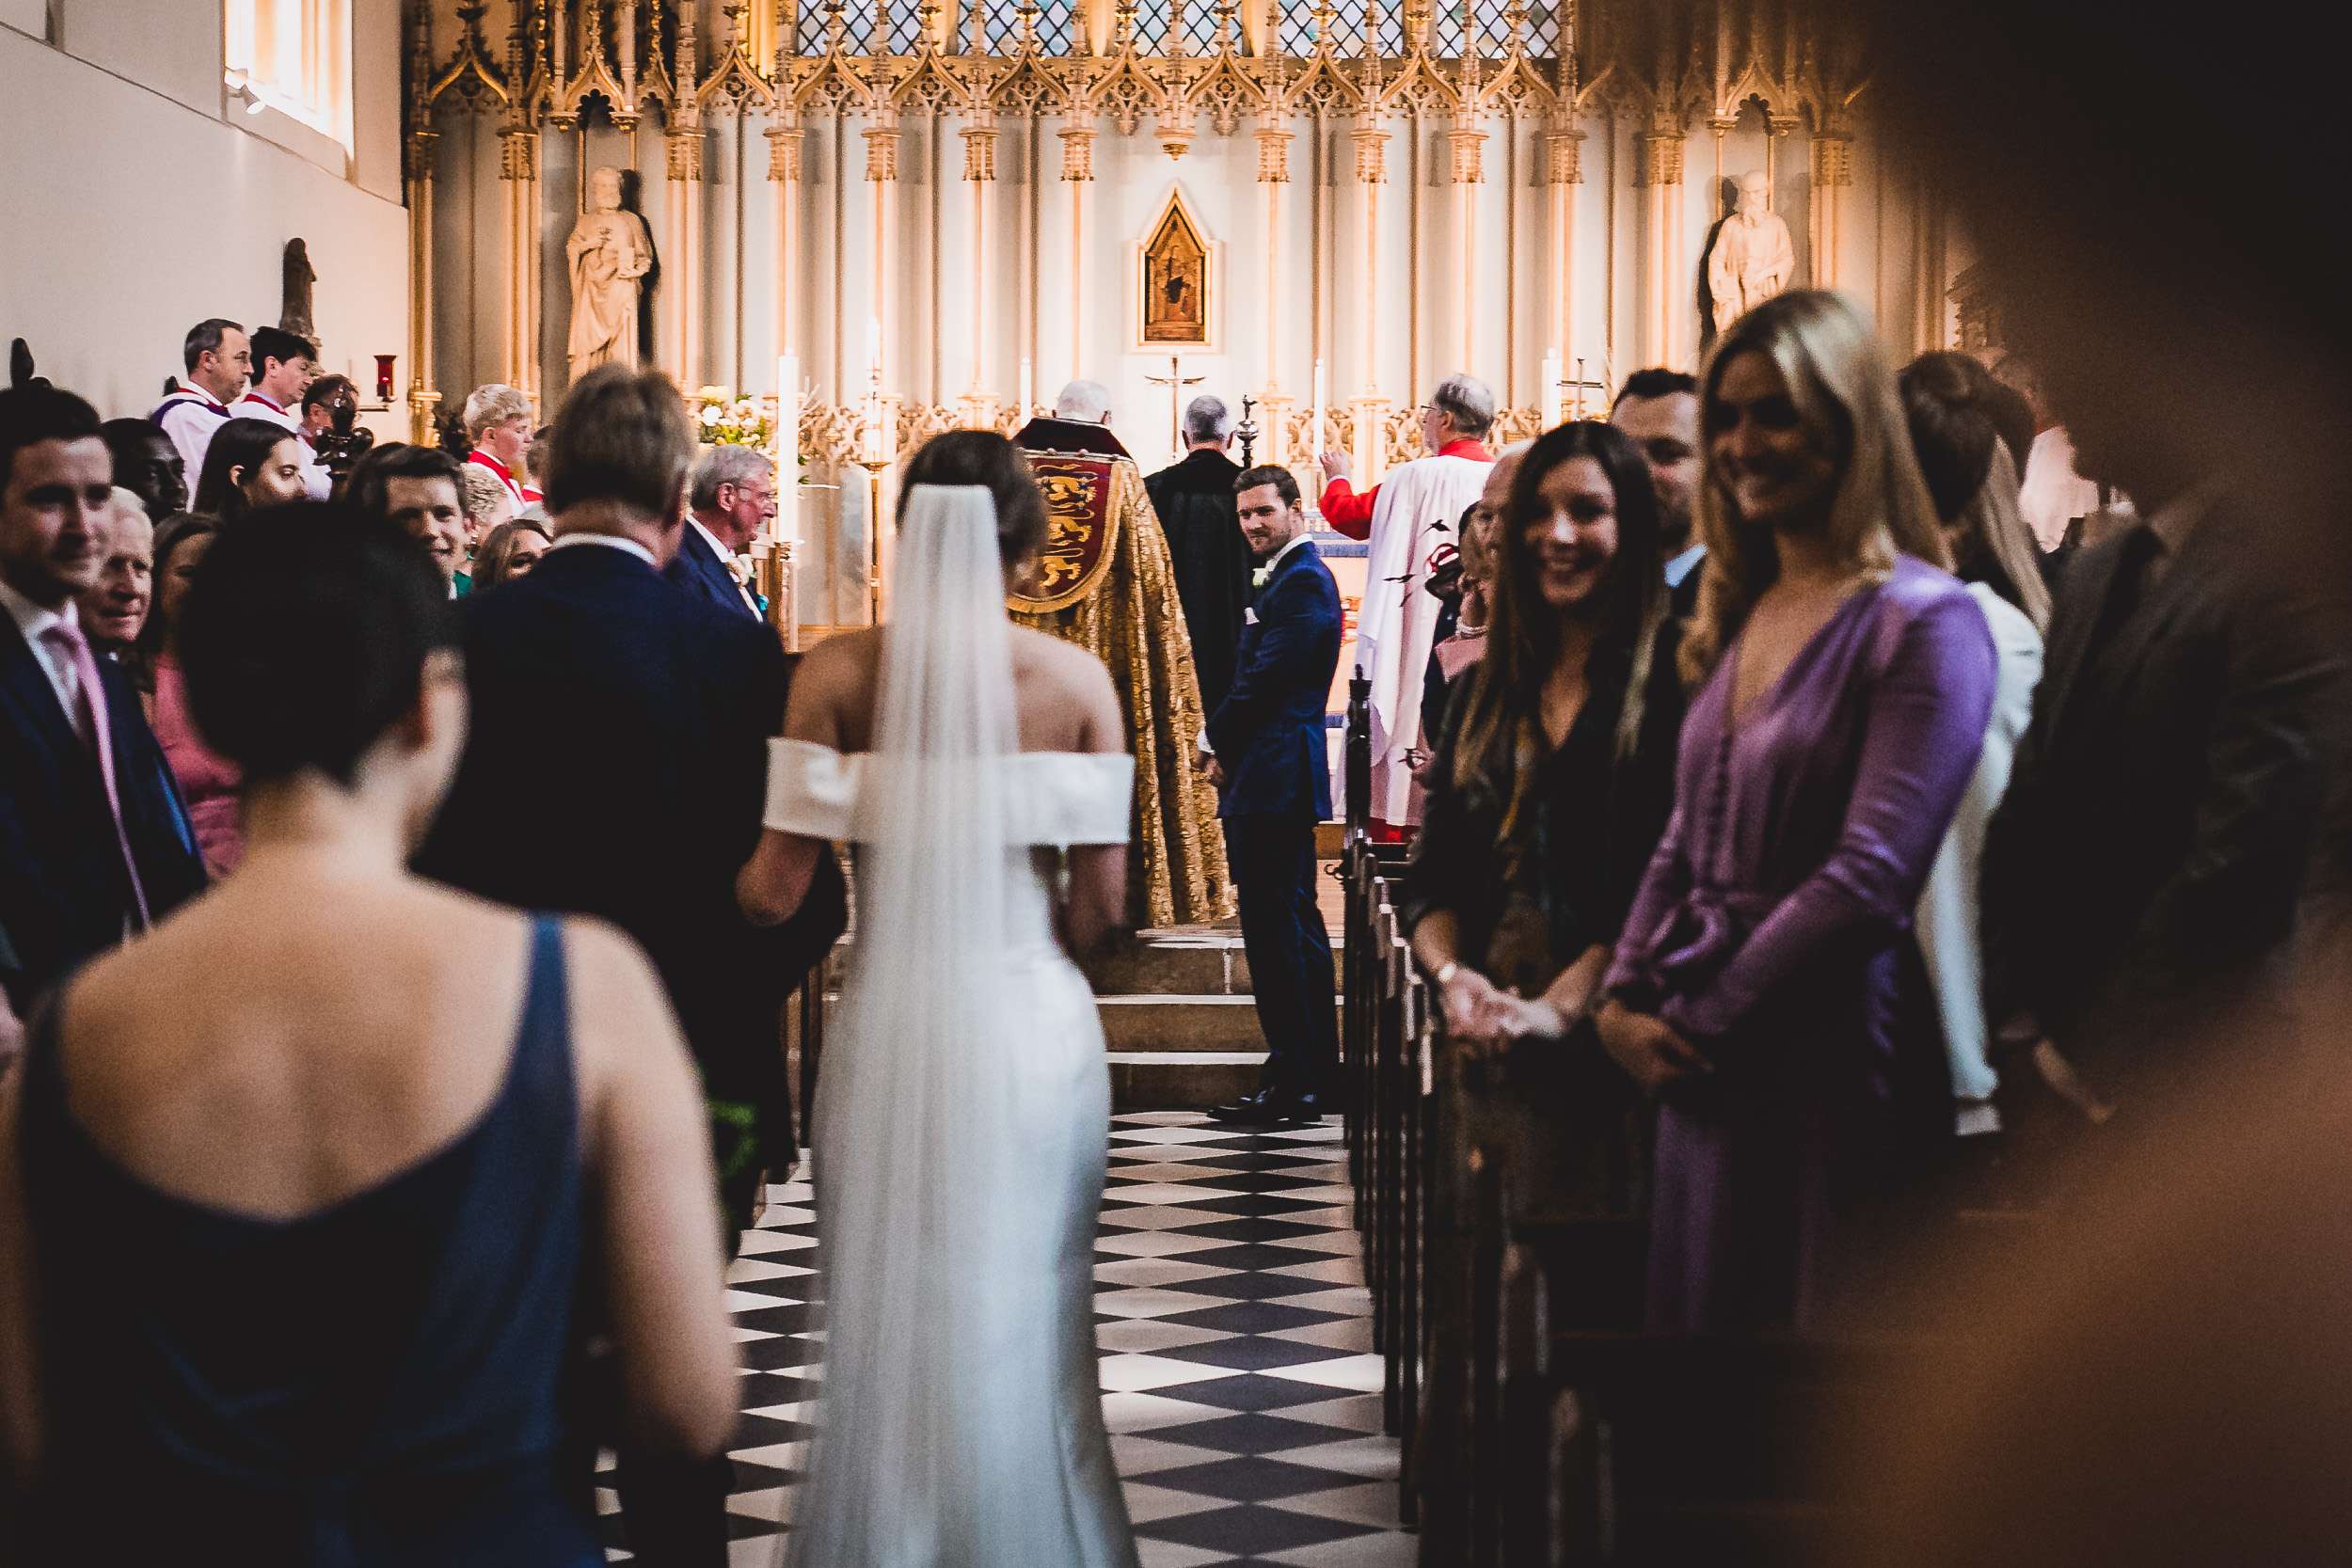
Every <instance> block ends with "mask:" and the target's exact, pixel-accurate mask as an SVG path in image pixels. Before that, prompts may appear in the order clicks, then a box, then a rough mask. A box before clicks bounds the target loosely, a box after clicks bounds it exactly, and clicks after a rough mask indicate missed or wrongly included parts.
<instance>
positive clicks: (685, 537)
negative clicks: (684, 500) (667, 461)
mask: <svg viewBox="0 0 2352 1568" xmlns="http://www.w3.org/2000/svg"><path fill="white" fill-rule="evenodd" d="M688 499H689V502H690V504H691V508H692V510H691V512H690V513H689V514H688V515H687V518H686V529H685V531H683V532H682V533H680V534H679V535H678V542H677V554H675V555H674V556H672V557H671V558H670V564H669V565H668V566H666V567H664V568H663V569H662V573H661V575H662V576H663V577H666V578H669V579H670V580H671V581H672V582H674V583H676V584H677V585H678V586H679V587H680V588H683V589H685V590H686V591H687V592H688V593H690V594H694V595H695V596H696V597H698V598H701V599H703V600H705V601H706V602H707V603H708V604H710V605H711V606H712V607H713V608H715V609H717V610H722V611H723V612H725V613H726V614H729V615H736V616H745V617H749V618H750V619H752V620H754V621H756V620H758V619H759V618H760V613H759V611H760V607H759V605H758V604H757V603H756V602H755V600H754V599H753V598H752V596H751V594H750V593H749V592H747V591H746V590H745V589H744V587H743V585H742V584H741V583H740V582H739V581H738V580H737V579H736V576H735V573H734V570H733V569H732V568H731V567H730V565H729V564H728V563H729V562H732V561H733V560H734V559H735V558H736V557H737V556H739V555H741V554H742V553H743V552H744V551H745V550H747V549H749V548H750V547H751V544H752V540H753V539H755V537H757V536H758V533H759V531H760V530H761V529H762V528H764V527H766V526H767V523H768V519H769V518H771V517H773V516H774V515H776V466H775V465H774V464H773V463H771V462H770V461H769V460H768V459H767V457H766V456H765V455H763V454H762V453H760V452H757V451H753V450H752V449H751V448H750V447H739V446H731V445H723V446H716V447H713V448H711V449H710V451H708V452H707V454H705V456H704V457H703V460H702V462H700V463H699V464H697V465H696V466H695V467H694V485H693V489H692V491H691V493H690V495H689V497H688Z"/></svg>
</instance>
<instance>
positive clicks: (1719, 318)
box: [1707, 168, 1797, 332]
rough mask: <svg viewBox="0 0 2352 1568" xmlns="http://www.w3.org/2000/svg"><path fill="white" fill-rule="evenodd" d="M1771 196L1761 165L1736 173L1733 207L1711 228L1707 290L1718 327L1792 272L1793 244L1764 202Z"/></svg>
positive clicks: (1768, 295)
mask: <svg viewBox="0 0 2352 1568" xmlns="http://www.w3.org/2000/svg"><path fill="white" fill-rule="evenodd" d="M1771 197H1772V187H1771V185H1770V183H1769V182H1767V181H1766V180H1765V178H1764V171H1763V170H1762V169H1760V168H1756V169H1750V170H1749V171H1748V172H1747V173H1745V174H1743V175H1741V176H1740V206H1739V210H1738V211H1736V212H1734V213H1733V214H1731V216H1729V217H1727V218H1725V219H1724V226H1723V228H1722V229H1721V230H1718V231H1717V232H1716V235H1715V248H1714V250H1713V252H1712V253H1710V254H1709V255H1708V259H1707V292H1708V293H1710V294H1712V295H1713V296H1714V299H1715V330H1716V331H1718V332H1722V331H1724V330H1726V329H1728V328H1729V327H1730V325H1731V324H1732V323H1733V322H1736V321H1738V320H1739V319H1740V317H1741V316H1744V315H1746V314H1747V313H1748V312H1749V311H1750V310H1753V309H1756V307H1757V306H1759V305H1761V304H1763V303H1764V302H1765V301H1766V300H1768V299H1770V298H1772V296H1773V295H1774V294H1776V293H1780V292H1781V290H1783V289H1785V288H1787V287H1788V279H1789V278H1790V277H1793V276H1794V275H1795V273H1796V270H1797V252H1796V247H1795V246H1794V245H1790V244H1789V242H1788V225H1787V224H1786V223H1784V222H1782V221H1781V217H1780V214H1778V213H1775V212H1772V211H1771V210H1770V209H1769V208H1768V207H1767V206H1766V205H1765V203H1766V202H1767V201H1769V200H1770V199H1771Z"/></svg>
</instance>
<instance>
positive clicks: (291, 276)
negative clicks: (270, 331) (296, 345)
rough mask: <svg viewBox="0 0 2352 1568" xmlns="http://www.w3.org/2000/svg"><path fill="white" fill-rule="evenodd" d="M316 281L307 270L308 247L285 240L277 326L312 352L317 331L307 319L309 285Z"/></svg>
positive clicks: (310, 271)
mask: <svg viewBox="0 0 2352 1568" xmlns="http://www.w3.org/2000/svg"><path fill="white" fill-rule="evenodd" d="M318 280H319V275H318V274H317V272H315V271H314V270H312V268H311V266H310V246H309V245H305V244H304V243H303V242H302V241H300V240H299V239H294V240H288V241H287V242H286V261H285V284H284V288H285V293H284V295H283V297H282V299H281V300H280V302H279V304H278V327H279V329H280V330H282V331H286V332H291V333H293V334H294V336H295V337H297V338H299V339H301V340H302V341H304V342H306V343H309V344H310V346H311V347H313V348H316V347H317V346H318V341H319V329H318V328H317V326H315V325H312V318H311V315H310V285H311V284H313V283H316V282H317V281H318Z"/></svg>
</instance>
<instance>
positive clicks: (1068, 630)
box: [1008, 381, 1233, 928]
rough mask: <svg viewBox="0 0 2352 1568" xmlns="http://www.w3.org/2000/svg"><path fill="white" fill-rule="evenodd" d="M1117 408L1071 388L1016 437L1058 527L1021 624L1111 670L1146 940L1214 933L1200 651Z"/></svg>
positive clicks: (1221, 861) (1217, 843)
mask: <svg viewBox="0 0 2352 1568" xmlns="http://www.w3.org/2000/svg"><path fill="white" fill-rule="evenodd" d="M1109 412H1110V396H1109V394H1108V393H1107V392H1106V391H1104V388H1101V387H1100V386H1098V385H1096V384H1095V383H1093V382H1088V381H1073V382H1072V383H1071V384H1070V385H1069V386H1068V387H1066V388H1063V389H1062V393H1061V396H1060V397H1059V398H1058V399H1057V401H1056V403H1055V404H1054V417H1053V418H1050V419H1036V420H1030V421H1029V422H1028V423H1027V424H1026V425H1025V426H1023V427H1022V429H1021V430H1020V431H1019V433H1018V434H1016V435H1015V436H1013V441H1014V444H1015V445H1017V446H1019V447H1020V448H1021V449H1022V451H1025V452H1026V453H1027V454H1028V457H1029V463H1030V466H1031V467H1033V468H1035V469H1036V470H1037V476H1038V483H1039V484H1040V485H1041V487H1042V488H1043V489H1044V491H1045V499H1046V503H1047V505H1048V506H1049V507H1050V508H1051V510H1052V512H1053V515H1054V525H1053V532H1052V534H1051V536H1050V537H1049V539H1048V541H1047V544H1046V547H1045V554H1044V557H1043V558H1042V560H1041V563H1040V566H1039V573H1038V580H1037V582H1036V583H1035V584H1034V585H1033V587H1034V590H1035V591H1034V593H1033V594H1029V595H1019V596H1015V597H1014V598H1012V599H1011V600H1010V601H1009V606H1008V608H1009V609H1010V610H1011V611H1012V616H1013V619H1014V620H1016V621H1019V622H1020V623H1021V624H1022V625H1023V626H1035V627H1036V628H1037V629H1038V630H1040V631H1041V632H1045V633H1047V634H1048V635H1050V636H1054V637H1058V638H1060V639H1061V640H1062V641H1065V642H1073V643H1075V644H1077V645H1078V646H1079V647H1081V648H1084V649H1086V650H1087V651H1088V652H1089V653H1091V654H1093V655H1094V656H1095V657H1097V658H1100V659H1101V660H1102V661H1103V662H1104V664H1105V665H1107V666H1109V668H1110V673H1111V682H1112V684H1113V685H1115V686H1116V687H1118V689H1119V698H1120V706H1121V707H1122V708H1123V709H1124V710H1125V712H1126V716H1127V740H1128V746H1129V749H1130V750H1131V751H1133V752H1135V757H1136V831H1135V836H1134V838H1133V839H1132V841H1131V843H1130V847H1129V850H1128V856H1129V863H1128V869H1129V876H1128V879H1127V887H1128V895H1127V896H1128V920H1129V923H1130V924H1131V925H1133V926H1135V927H1138V928H1141V927H1166V926H1195V925H1204V924H1206V923H1208V922H1211V921H1216V920H1222V919H1224V918H1226V917H1228V916H1230V915H1231V914H1232V912H1233V893H1232V880H1231V879H1230V877H1229V876H1228V874H1227V870H1226V863H1225V838H1224V834H1223V832H1221V831H1220V830H1219V828H1218V826H1217V820H1216V790H1214V789H1213V788H1211V787H1210V785H1209V783H1208V780H1207V778H1206V777H1205V776H1204V775H1202V774H1200V773H1199V772H1196V771H1194V769H1193V768H1192V767H1191V759H1192V750H1193V740H1194V737H1195V736H1199V735H1200V731H1201V727H1202V725H1203V724H1204V723H1205V722H1206V719H1205V716H1204V715H1203V714H1202V712H1201V707H1200V682H1199V680H1198V679H1197V678H1196V677H1195V676H1194V673H1193V663H1192V639H1191V638H1190V636H1189V635H1187V634H1186V632H1185V630H1184V606H1183V605H1182V603H1180V602H1179V601H1178V599H1177V597H1176V575H1175V569H1174V567H1173V565H1172V564H1171V563H1170V562H1169V560H1168V538H1167V535H1165V534H1164V533H1162V532H1161V531H1160V520H1159V517H1158V515H1156V514H1154V513H1153V512H1152V501H1151V498H1150V497H1149V496H1148V495H1147V494H1146V493H1145V491H1144V488H1143V474H1142V471H1141V470H1140V469H1138V468H1137V467H1136V462H1135V459H1134V458H1133V457H1130V456H1129V455H1128V453H1127V449H1126V448H1125V447H1123V446H1121V445H1120V442H1119V438H1118V437H1117V436H1113V435H1112V434H1111V433H1110V430H1109V429H1108V427H1107V425H1106V424H1105V422H1104V421H1105V420H1107V419H1108V417H1109Z"/></svg>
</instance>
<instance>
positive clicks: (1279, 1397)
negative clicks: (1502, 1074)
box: [605, 1111, 1413, 1568]
mask: <svg viewBox="0 0 2352 1568" xmlns="http://www.w3.org/2000/svg"><path fill="white" fill-rule="evenodd" d="M1339 1138H1340V1130H1339V1127H1338V1126H1337V1124H1336V1123H1334V1124H1329V1125H1325V1126H1320V1127H1302V1128H1295V1129H1287V1130H1284V1131H1281V1132H1235V1131H1233V1130H1232V1129H1229V1128H1224V1127H1220V1126H1217V1125H1216V1124H1215V1123H1212V1122H1210V1121H1208V1120H1206V1119H1205V1118H1204V1117H1200V1116H1199V1115H1198V1114H1196V1113H1193V1112H1172V1111H1171V1112H1148V1113H1138V1114H1133V1115H1127V1116H1120V1117H1113V1118H1112V1123H1111V1149H1110V1178H1109V1181H1108V1184H1107V1186H1106V1188H1105V1190H1104V1195H1103V1225H1102V1230H1101V1233H1100V1235H1099V1237H1098V1239H1097V1240H1096V1243H1095V1254H1094V1262H1095V1267H1094V1277H1095V1298H1094V1306H1095V1324H1096V1338H1097V1340H1098V1342H1099V1343H1100V1346H1101V1350H1102V1366H1103V1411H1104V1418H1105V1420H1106V1421H1107V1423H1108V1425H1109V1427H1110V1430H1111V1448H1112V1452H1113V1454H1114V1456H1115V1457H1116V1459H1117V1461H1118V1464H1119V1473H1120V1477H1121V1478H1122V1479H1123V1480H1124V1481H1125V1482H1126V1490H1127V1508H1128V1512H1129V1513H1130V1514H1131V1515H1132V1516H1133V1517H1134V1520H1135V1525H1136V1547H1137V1550H1138V1553H1139V1555H1140V1556H1141V1558H1142V1560H1143V1568H1213V1565H1221V1564H1226V1563H1232V1562H1240V1561H1256V1562H1277V1563H1287V1564H1291V1565H1293V1568H1406V1565H1408V1564H1410V1563H1411V1562H1412V1560H1413V1542H1412V1538H1411V1537H1409V1536H1406V1535H1405V1534H1404V1533H1402V1532H1401V1531H1400V1530H1399V1529H1398V1528H1397V1524H1396V1477H1397V1446H1396V1443H1395V1441H1394V1440H1393V1439H1391V1438H1387V1437H1383V1436H1382V1435H1380V1375H1381V1366H1380V1358H1379V1356H1377V1355H1376V1354H1374V1353H1373V1350H1372V1320H1371V1311H1372V1301H1371V1297H1370V1296H1369V1295H1368V1294H1367V1293H1366V1291H1364V1288H1363V1274H1362V1270H1361V1268H1360V1266H1359V1261H1358V1252H1357V1238H1356V1235H1355V1232H1354V1231H1353V1230H1352V1229H1350V1228H1349V1224H1350V1219H1351V1214H1350V1212H1349V1204H1350V1201H1351V1197H1350V1194H1349V1191H1348V1188H1347V1185H1346V1175H1347V1170H1346V1161H1345V1158H1344V1156H1343V1153H1342V1151H1341V1148H1340V1143H1339ZM769 1194H770V1202H769V1205H768V1209H767V1212H765V1213H764V1214H763V1215H762V1216H761V1224H760V1227H759V1228H757V1229H755V1230H750V1231H746V1232H745V1233H744V1237H743V1249H742V1255H741V1256H740V1257H739V1259H737V1260H736V1262H735V1264H734V1266H733V1268H732V1269H731V1270H730V1271H729V1274H728V1275H727V1283H728V1286H729V1305H730V1307H732V1308H733V1310H734V1312H735V1323H736V1337H737V1338H739V1340H740V1341H742V1348H743V1360H744V1365H745V1368H746V1370H745V1371H744V1373H743V1411H744V1417H743V1428H742V1432H741V1433H740V1434H739V1441H740V1443H741V1447H739V1448H738V1449H735V1450H734V1454H733V1457H734V1460H735V1474H736V1488H737V1490H736V1493H735V1496H734V1497H733V1498H732V1499H731V1501H730V1504H729V1506H730V1509H731V1511H732V1517H731V1519H730V1521H729V1525H730V1533H731V1535H732V1536H733V1538H734V1542H733V1552H734V1561H735V1562H736V1563H737V1564H738V1565H741V1568H767V1565H768V1564H769V1563H771V1561H772V1560H774V1553H775V1550H776V1545H777V1543H776V1540H775V1537H776V1534H777V1532H778V1531H779V1529H781V1528H785V1527H787V1526H788V1525H789V1523H790V1520H791V1512H792V1508H791V1493H792V1486H793V1483H794V1482H795V1481H797V1480H798V1479H799V1478H800V1474H801V1471H802V1467H803V1455H804V1454H805V1453H806V1451H807V1444H808V1440H809V1438H810V1437H811V1436H812V1435H813V1434H814V1433H815V1430H816V1427H817V1424H818V1422H819V1421H820V1420H821V1419H822V1418H823V1409H822V1399H823V1388H824V1370H823V1365H822V1363H823V1356H824V1345H823V1343H822V1337H821V1333H820V1331H819V1330H818V1329H817V1327H816V1319H815V1315H814V1314H815V1307H813V1305H812V1303H813V1302H814V1301H815V1300H816V1299H817V1295H818V1291H819V1290H820V1289H821V1285H820V1277H819V1275H818V1273H817V1270H816V1264H817V1254H818V1245H817V1234H816V1216H815V1214H814V1213H813V1212H812V1211H811V1207H810V1195H809V1189H808V1186H807V1184H806V1183H805V1182H800V1181H796V1182H793V1183H791V1184H790V1185H788V1186H782V1187H771V1188H770V1189H769ZM605 1505H606V1507H607V1508H608V1509H610V1508H612V1506H613V1504H612V1499H611V1497H610V1494H607V1495H606V1501H605ZM611 1523H612V1522H611V1521H608V1524H611ZM617 1538H618V1537H617V1534H616V1535H615V1536H614V1537H613V1539H615V1540H617ZM625 1555H626V1554H623V1553H620V1552H618V1551H617V1550H616V1551H614V1552H613V1553H612V1556H613V1557H614V1559H615V1560H620V1559H622V1558H623V1557H625Z"/></svg>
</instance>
